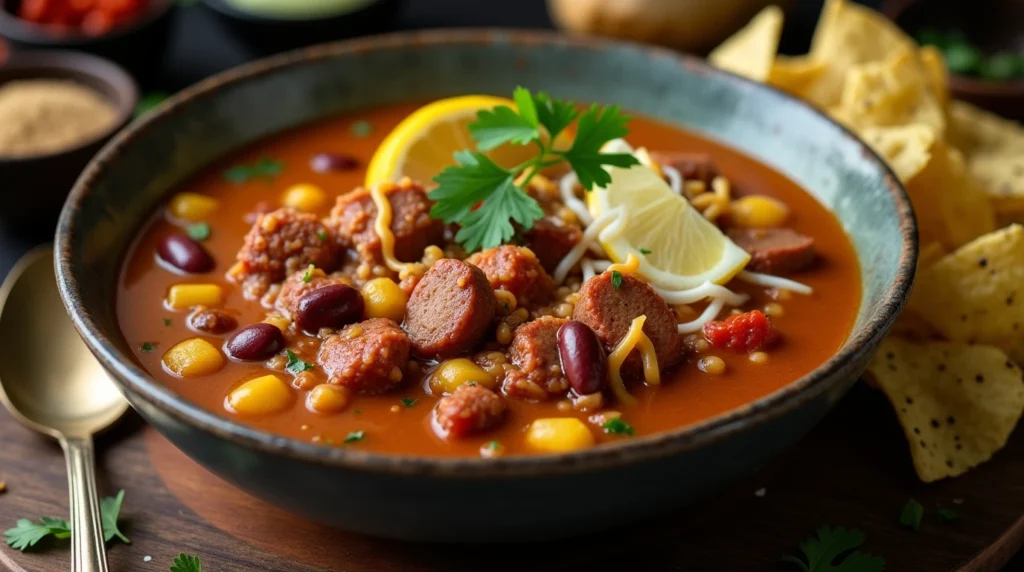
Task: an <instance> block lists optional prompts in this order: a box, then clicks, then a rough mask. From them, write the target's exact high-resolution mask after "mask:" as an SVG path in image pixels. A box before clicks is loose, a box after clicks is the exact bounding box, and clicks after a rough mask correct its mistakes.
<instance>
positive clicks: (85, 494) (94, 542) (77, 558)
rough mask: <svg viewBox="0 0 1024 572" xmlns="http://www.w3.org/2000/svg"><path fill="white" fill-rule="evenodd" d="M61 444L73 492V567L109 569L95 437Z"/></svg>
mask: <svg viewBox="0 0 1024 572" xmlns="http://www.w3.org/2000/svg"><path fill="white" fill-rule="evenodd" d="M60 444H61V447H63V448H64V458H65V460H66V461H67V464H68V488H69V489H70V492H71V530H72V534H71V570H72V572H107V554H106V552H105V550H104V545H103V526H102V521H101V520H100V502H99V498H98V496H97V494H96V467H95V461H94V459H93V451H92V438H91V437H74V438H64V439H61V441H60Z"/></svg>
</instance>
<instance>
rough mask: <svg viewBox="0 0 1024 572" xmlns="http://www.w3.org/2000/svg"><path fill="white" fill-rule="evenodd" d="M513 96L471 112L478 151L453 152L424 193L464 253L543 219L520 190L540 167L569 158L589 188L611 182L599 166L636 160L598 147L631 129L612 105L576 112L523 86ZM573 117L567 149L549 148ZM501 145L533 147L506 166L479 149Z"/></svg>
mask: <svg viewBox="0 0 1024 572" xmlns="http://www.w3.org/2000/svg"><path fill="white" fill-rule="evenodd" d="M512 99H513V100H514V101H515V107H516V108H515V109H512V108H511V107H508V106H505V105H499V106H497V107H495V108H494V109H486V110H481V111H479V112H478V113H477V118H476V121H474V122H472V123H470V124H469V133H470V136H472V138H473V139H474V140H475V141H476V143H477V149H478V151H470V150H463V151H459V152H457V153H455V162H456V165H455V166H452V167H447V168H445V169H444V170H443V171H441V173H440V174H438V175H437V176H436V177H434V181H435V182H436V183H437V184H438V186H437V188H436V189H434V190H432V191H430V195H429V196H430V198H431V199H433V200H434V201H436V204H435V205H434V208H433V209H431V211H430V214H431V216H433V217H434V218H438V219H441V220H443V221H445V222H446V223H458V224H459V225H460V227H461V228H460V229H459V232H458V233H457V234H456V235H455V240H457V241H458V242H459V243H461V244H462V246H463V247H465V249H466V250H467V251H470V252H473V251H476V250H479V249H481V248H491V247H495V246H498V245H500V244H502V243H504V242H508V241H509V240H510V239H512V238H513V236H514V235H515V232H516V228H515V226H514V225H513V223H517V224H519V225H520V226H521V227H522V228H524V229H527V230H528V229H530V228H532V227H533V223H534V221H536V220H537V219H539V218H541V217H543V216H544V211H543V210H542V209H541V208H540V205H539V204H538V203H537V200H536V199H534V198H533V197H531V196H530V195H528V194H527V193H526V191H525V190H524V188H525V187H526V186H527V184H528V183H529V182H530V180H531V179H533V177H534V176H536V175H537V174H538V173H540V172H541V171H542V170H544V169H546V168H548V167H551V166H553V165H558V164H561V163H566V162H567V163H569V165H570V166H571V167H572V170H573V171H575V173H576V177H577V178H578V179H579V181H580V184H581V185H582V186H583V188H584V189H586V190H588V191H589V190H591V189H593V188H594V187H595V186H598V187H601V186H604V185H607V184H608V183H609V182H610V181H611V175H609V174H608V172H607V171H605V169H604V167H606V166H617V167H629V166H632V165H636V164H638V161H637V159H636V157H634V156H633V155H630V154H629V153H602V152H601V147H602V146H603V145H604V144H605V143H607V142H608V141H611V140H613V139H617V138H620V137H622V136H624V135H626V134H627V133H628V132H629V131H628V130H627V129H626V123H627V122H628V121H629V118H628V117H627V116H626V115H624V114H622V113H621V112H620V111H619V108H618V107H616V106H608V107H599V106H598V105H593V106H591V107H590V108H589V109H587V110H586V111H584V112H583V113H580V112H578V111H577V110H576V108H575V107H574V106H573V104H572V103H569V102H566V101H562V100H557V99H552V98H551V97H549V96H548V95H547V94H546V93H543V92H539V93H537V94H532V93H530V91H529V90H528V89H526V88H524V87H517V88H516V89H515V91H514V92H513V94H512ZM577 118H578V119H579V121H578V122H577V127H576V137H575V139H574V140H573V143H572V146H570V147H569V148H568V149H565V150H556V149H554V148H553V142H554V141H555V139H556V137H557V136H558V135H559V134H560V133H562V132H563V131H564V130H565V129H566V128H567V127H568V126H569V125H570V124H571V123H572V122H573V121H575V120H576V119H577ZM543 132H546V133H547V136H546V137H544V136H542V133H543ZM505 144H512V145H536V146H537V148H538V149H539V152H538V153H537V155H536V156H534V157H533V158H532V159H530V160H528V161H526V162H524V163H522V164H520V165H517V166H515V167H513V168H511V169H505V168H503V167H501V166H499V165H498V164H497V163H495V162H494V161H492V160H491V159H490V158H488V157H487V156H486V155H484V154H483V153H482V152H483V151H490V150H491V149H494V148H495V147H499V146H501V145H505ZM521 175H522V176H521ZM517 181H518V182H517Z"/></svg>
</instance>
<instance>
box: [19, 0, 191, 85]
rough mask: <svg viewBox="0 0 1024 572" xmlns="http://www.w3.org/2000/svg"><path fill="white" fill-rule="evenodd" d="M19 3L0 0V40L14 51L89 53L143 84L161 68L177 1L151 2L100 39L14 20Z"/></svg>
mask: <svg viewBox="0 0 1024 572" xmlns="http://www.w3.org/2000/svg"><path fill="white" fill-rule="evenodd" d="M20 2H21V0H0V36H3V37H5V38H7V40H8V41H9V42H10V44H11V48H12V49H14V50H19V49H24V50H31V49H51V48H54V49H61V50H79V51H83V52H89V53H91V54H95V55H98V56H101V57H104V58H107V59H109V60H111V61H114V62H116V63H118V64H120V65H121V66H123V67H124V68H125V69H127V70H128V71H129V72H131V74H132V75H133V76H134V77H135V78H137V79H139V81H143V82H144V81H145V79H146V78H147V77H149V76H150V75H151V73H152V72H153V71H154V70H155V69H156V68H157V67H159V65H160V61H161V60H162V59H163V54H164V48H165V47H166V46H167V35H168V32H169V31H170V23H171V11H172V9H173V8H174V6H175V5H176V2H177V0H150V3H149V6H148V7H147V8H146V10H145V12H143V13H142V14H141V15H140V16H139V17H138V18H136V19H135V20H132V21H131V22H128V23H126V24H124V25H123V26H118V27H116V28H114V29H113V30H111V31H110V32H108V33H106V34H103V35H101V36H90V35H87V34H84V33H81V32H55V31H54V30H53V29H52V28H48V27H46V26H41V25H39V24H35V23H33V22H26V21H25V20H22V19H21V18H18V17H16V16H14V14H15V13H16V10H17V6H18V4H19V3H20Z"/></svg>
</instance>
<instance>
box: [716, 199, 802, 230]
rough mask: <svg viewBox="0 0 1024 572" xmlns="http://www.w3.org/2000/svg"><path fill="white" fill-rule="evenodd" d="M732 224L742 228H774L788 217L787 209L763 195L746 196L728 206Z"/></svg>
mask: <svg viewBox="0 0 1024 572" xmlns="http://www.w3.org/2000/svg"><path fill="white" fill-rule="evenodd" d="M729 214H730V216H731V217H732V223H733V224H734V225H736V226H740V227H744V228H775V227H778V226H782V225H783V224H784V223H785V222H786V218H787V217H789V207H787V206H786V205H785V203H783V202H781V201H777V200H775V199H773V198H771V197H766V196H763V195H748V196H746V197H743V198H740V199H738V200H736V201H733V203H732V204H731V205H730V206H729Z"/></svg>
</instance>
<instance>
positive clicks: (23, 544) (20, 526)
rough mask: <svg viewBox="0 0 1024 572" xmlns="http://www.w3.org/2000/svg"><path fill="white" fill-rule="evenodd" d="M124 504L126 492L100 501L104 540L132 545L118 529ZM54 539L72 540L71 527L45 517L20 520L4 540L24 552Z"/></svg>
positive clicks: (7, 532)
mask: <svg viewBox="0 0 1024 572" xmlns="http://www.w3.org/2000/svg"><path fill="white" fill-rule="evenodd" d="M123 502H124V491H123V490H122V491H118V493H117V496H114V497H107V498H105V499H103V500H101V501H100V520H101V522H102V526H103V539H104V540H105V541H107V542H109V541H110V540H111V539H113V538H114V537H115V536H116V537H118V538H120V539H121V540H123V541H124V542H125V543H126V544H127V543H131V541H130V540H128V537H126V536H125V535H124V534H122V533H121V531H120V529H118V527H117V518H118V516H119V514H120V512H121V503H123ZM51 536H52V537H53V538H56V539H58V540H63V539H66V538H71V525H70V524H68V522H67V521H66V520H64V519H61V518H56V517H52V516H44V517H42V518H40V519H39V522H33V521H31V520H29V519H27V518H21V519H18V522H17V523H16V525H15V527H14V528H10V529H8V530H5V531H4V540H5V541H6V542H7V544H8V545H9V546H10V547H11V548H14V549H15V550H22V551H24V550H25V549H26V548H31V547H33V546H35V545H36V544H38V543H39V541H41V540H42V539H44V538H47V537H51Z"/></svg>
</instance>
